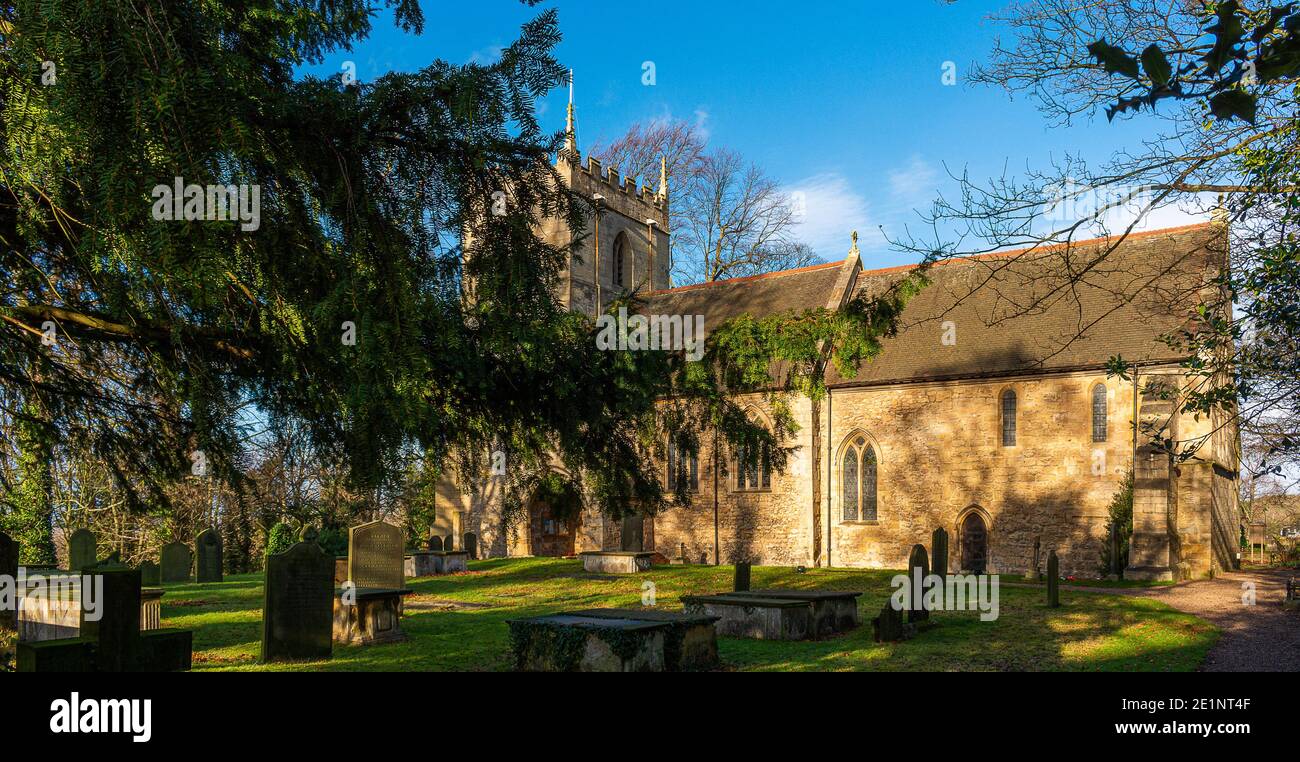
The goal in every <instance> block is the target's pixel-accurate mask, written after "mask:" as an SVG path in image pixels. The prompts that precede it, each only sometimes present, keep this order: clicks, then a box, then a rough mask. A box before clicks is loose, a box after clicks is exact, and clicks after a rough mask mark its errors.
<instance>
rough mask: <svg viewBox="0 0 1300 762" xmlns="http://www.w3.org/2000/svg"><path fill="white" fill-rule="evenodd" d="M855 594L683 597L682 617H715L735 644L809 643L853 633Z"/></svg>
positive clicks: (755, 592)
mask: <svg viewBox="0 0 1300 762" xmlns="http://www.w3.org/2000/svg"><path fill="white" fill-rule="evenodd" d="M860 595H861V593H860V592H853V591H840V590H749V591H745V592H740V593H722V594H719V595H685V596H682V605H683V606H685V608H686V611H687V613H691V614H701V615H709V616H716V617H718V618H719V621H718V626H717V629H718V632H720V633H721V634H723V635H727V636H729V637H735V638H757V639H761V640H810V639H815V638H824V637H828V636H831V635H834V634H837V633H841V632H848V631H849V630H852V629H854V628H856V627H857V626H858V624H859V622H860V619H859V617H858V603H857V599H858V596H860Z"/></svg>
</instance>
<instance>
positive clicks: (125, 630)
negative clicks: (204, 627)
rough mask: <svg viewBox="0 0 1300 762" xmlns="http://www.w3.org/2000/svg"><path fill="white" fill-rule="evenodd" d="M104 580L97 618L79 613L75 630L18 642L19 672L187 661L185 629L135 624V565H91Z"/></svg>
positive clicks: (186, 664) (164, 667)
mask: <svg viewBox="0 0 1300 762" xmlns="http://www.w3.org/2000/svg"><path fill="white" fill-rule="evenodd" d="M93 573H94V574H96V575H99V577H100V579H102V580H103V596H102V597H101V599H100V602H99V603H100V609H101V611H100V614H101V615H100V617H99V619H98V620H95V621H92V619H91V618H89V617H88V616H87V612H85V611H83V612H81V622H80V626H79V631H80V634H79V635H78V637H75V638H59V639H56V640H44V641H37V642H23V641H19V643H18V659H17V665H18V671H19V672H174V671H180V670H188V669H189V668H190V664H191V658H192V648H193V633H192V632H191V631H189V630H161V629H160V630H150V631H147V632H142V631H141V629H140V605H141V600H140V597H141V586H140V570H139V569H130V568H126V567H122V566H102V567H98V568H95V569H94V571H93Z"/></svg>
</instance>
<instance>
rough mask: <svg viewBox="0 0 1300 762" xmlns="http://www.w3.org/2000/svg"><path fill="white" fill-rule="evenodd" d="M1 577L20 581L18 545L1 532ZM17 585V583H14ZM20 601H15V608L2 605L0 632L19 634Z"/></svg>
mask: <svg viewBox="0 0 1300 762" xmlns="http://www.w3.org/2000/svg"><path fill="white" fill-rule="evenodd" d="M0 575H4V576H6V577H8V578H9V580H17V579H18V543H16V542H14V540H13V538H11V537H10V536H9V535H7V534H5V533H4V532H0ZM14 584H16V583H14ZM17 605H18V601H17V600H15V601H14V608H12V609H11V608H9V607H8V606H4V605H0V630H8V631H11V632H17V630H18V611H17Z"/></svg>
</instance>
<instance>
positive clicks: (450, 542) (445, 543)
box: [442, 534, 456, 550]
mask: <svg viewBox="0 0 1300 762" xmlns="http://www.w3.org/2000/svg"><path fill="white" fill-rule="evenodd" d="M442 549H443V550H455V549H456V535H454V534H449V535H447V536H446V537H444V538H442Z"/></svg>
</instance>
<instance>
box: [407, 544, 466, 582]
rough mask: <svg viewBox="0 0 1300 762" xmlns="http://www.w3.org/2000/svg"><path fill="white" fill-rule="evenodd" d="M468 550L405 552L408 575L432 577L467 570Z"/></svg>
mask: <svg viewBox="0 0 1300 762" xmlns="http://www.w3.org/2000/svg"><path fill="white" fill-rule="evenodd" d="M468 562H469V552H468V551H464V550H443V551H435V550H417V551H415V552H413V553H408V554H406V558H405V562H404V563H405V571H406V576H408V577H433V576H437V575H439V574H455V573H457V572H463V571H469V563H468Z"/></svg>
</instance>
